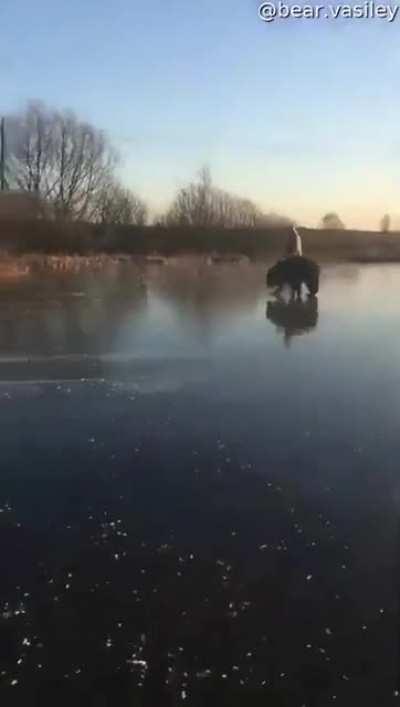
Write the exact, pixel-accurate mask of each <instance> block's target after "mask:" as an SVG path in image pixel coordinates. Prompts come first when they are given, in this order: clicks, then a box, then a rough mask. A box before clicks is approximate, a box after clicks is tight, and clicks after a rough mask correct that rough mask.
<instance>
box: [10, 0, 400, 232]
mask: <svg viewBox="0 0 400 707" xmlns="http://www.w3.org/2000/svg"><path fill="white" fill-rule="evenodd" d="M318 2H320V0H318ZM258 5H259V3H258V2H257V0H230V2H229V1H228V0H197V1H196V0H186V1H184V0H153V2H148V0H146V1H145V0H143V1H141V2H139V1H138V0H113V2H107V3H106V2H104V0H68V1H67V0H64V1H63V2H60V1H59V2H55V1H54V0H38V1H37V2H32V1H29V0H2V2H1V5H0V27H1V44H0V86H1V97H0V111H3V112H7V111H14V110H16V109H18V108H20V107H22V106H23V105H24V103H25V102H26V101H27V100H28V99H32V98H34V99H42V100H44V101H45V102H46V103H48V104H50V105H52V106H54V107H58V108H72V109H73V110H74V111H75V112H76V113H77V114H78V115H79V116H81V117H82V118H84V119H87V120H90V121H92V122H93V123H94V124H96V125H97V126H98V127H100V128H103V129H105V130H106V131H107V133H108V134H109V135H110V137H111V139H112V140H113V141H114V142H115V144H116V145H117V147H118V148H119V150H120V151H121V153H122V157H123V166H122V168H121V171H122V175H123V178H124V181H125V182H126V183H127V185H128V186H130V187H132V188H134V189H136V190H137V191H138V192H139V193H140V194H141V195H142V196H143V197H144V198H145V199H146V200H148V201H149V203H150V204H151V205H152V207H153V210H154V211H157V210H161V209H162V208H164V207H165V205H166V204H167V203H168V200H169V199H170V198H171V197H172V196H173V194H174V192H175V191H176V189H177V188H178V187H179V186H181V185H182V184H184V183H185V182H186V181H187V180H188V179H190V178H191V177H192V176H193V175H194V174H195V173H196V172H197V171H198V169H199V168H200V167H201V166H202V165H203V164H208V165H209V166H210V167H211V169H212V173H213V177H214V181H215V182H216V183H218V184H219V185H220V186H222V187H225V188H226V189H228V190H230V191H232V192H235V193H238V194H241V195H244V196H248V197H251V198H253V199H254V200H255V201H256V202H257V203H258V204H259V205H260V206H261V207H262V208H264V209H266V210H277V211H281V212H284V213H287V214H289V215H291V216H293V217H294V218H297V219H298V220H299V222H300V223H304V224H313V223H315V222H316V221H318V220H319V218H320V216H321V215H322V213H323V212H324V211H327V210H331V209H335V210H337V211H338V212H339V213H340V215H341V216H342V217H343V219H344V220H345V221H346V222H347V223H348V225H355V226H357V225H358V226H376V224H377V222H378V220H379V219H380V217H381V216H382V214H383V213H384V212H386V211H389V212H391V213H393V214H395V213H397V214H400V205H399V206H398V197H399V196H400V82H399V80H398V76H399V75H400V41H399V39H400V17H399V19H398V20H397V21H395V22H394V23H392V24H388V23H387V22H386V21H382V20H368V21H362V20H353V21H351V20H346V21H333V20H331V21H326V20H319V21H311V20H303V21H300V20H291V21H288V20H281V21H279V22H276V23H274V24H268V25H266V24H264V23H262V22H261V21H260V20H259V19H258V14H257V8H258Z"/></svg>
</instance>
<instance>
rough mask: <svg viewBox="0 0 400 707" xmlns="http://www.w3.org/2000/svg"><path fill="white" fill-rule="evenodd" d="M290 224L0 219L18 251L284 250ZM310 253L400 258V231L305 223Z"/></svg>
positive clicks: (8, 242)
mask: <svg viewBox="0 0 400 707" xmlns="http://www.w3.org/2000/svg"><path fill="white" fill-rule="evenodd" d="M288 232H289V231H288V229H287V228H271V229H265V230H226V229H220V230H215V229H210V230H207V229H203V230H201V229H196V228H193V229H187V228H182V229H178V228H162V227H156V226H149V227H133V226H96V225H94V224H87V223H70V224H65V223H62V224H59V223H56V222H46V221H32V222H26V221H21V222H15V221H13V222H7V221H2V222H0V249H1V250H3V251H7V252H10V253H14V254H24V253H48V254H80V255H87V254H92V253H110V254H113V253H126V254H132V255H149V254H154V253H158V254H160V255H164V256H168V255H173V254H179V253H199V254H200V253H203V254H204V253H215V254H221V255H226V254H233V253H234V254H243V255H247V256H249V257H251V258H252V257H266V258H275V257H279V256H280V255H282V254H283V252H284V250H285V246H286V242H287V237H288ZM300 232H301V235H302V238H303V248H304V253H305V254H306V255H308V256H310V257H315V258H317V259H321V260H345V261H353V262H354V261H357V262H379V261H381V262H392V261H400V233H390V234H382V233H379V232H376V231H349V230H346V231H328V230H317V229H300Z"/></svg>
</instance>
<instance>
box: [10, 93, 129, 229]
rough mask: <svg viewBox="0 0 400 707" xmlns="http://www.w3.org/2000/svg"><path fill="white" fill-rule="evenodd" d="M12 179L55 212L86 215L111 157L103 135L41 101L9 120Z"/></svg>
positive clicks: (75, 216) (67, 215)
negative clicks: (47, 202) (46, 203)
mask: <svg viewBox="0 0 400 707" xmlns="http://www.w3.org/2000/svg"><path fill="white" fill-rule="evenodd" d="M9 122H10V125H11V126H12V127H11V131H12V133H13V135H12V141H11V145H12V149H11V155H10V159H9V170H10V173H11V179H12V183H13V184H15V186H17V187H18V188H19V189H21V190H23V191H28V192H34V193H36V194H37V196H39V197H40V198H41V199H43V200H48V201H51V203H52V205H53V208H54V210H55V213H56V215H57V216H61V217H63V218H72V219H77V220H80V219H87V218H90V217H91V215H92V211H93V208H94V203H95V200H96V195H97V193H98V192H99V190H100V189H101V188H102V187H103V185H104V184H105V182H106V181H107V180H108V179H109V178H110V174H111V171H112V168H113V166H114V164H115V160H116V155H115V152H114V151H113V149H112V148H111V146H110V145H109V143H108V140H107V139H106V137H105V136H104V134H103V133H102V132H101V131H99V130H97V129H96V128H94V127H93V126H92V125H89V124H88V123H84V122H81V121H79V120H78V119H77V118H76V116H75V115H74V114H73V113H69V112H57V111H53V110H51V109H48V108H47V107H46V106H44V105H43V104H41V103H31V104H30V105H28V108H27V109H26V111H25V112H24V113H23V114H21V115H17V116H14V117H13V118H11V119H10V121H9Z"/></svg>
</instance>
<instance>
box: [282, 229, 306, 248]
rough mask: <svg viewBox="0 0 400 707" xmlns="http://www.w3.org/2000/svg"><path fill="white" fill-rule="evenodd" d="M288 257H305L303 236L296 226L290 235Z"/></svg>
mask: <svg viewBox="0 0 400 707" xmlns="http://www.w3.org/2000/svg"><path fill="white" fill-rule="evenodd" d="M286 255H303V244H302V242H301V236H300V234H299V232H298V230H297V228H296V227H295V226H292V229H291V231H290V233H289V240H288V244H287V249H286Z"/></svg>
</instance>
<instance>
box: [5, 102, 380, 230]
mask: <svg viewBox="0 0 400 707" xmlns="http://www.w3.org/2000/svg"><path fill="white" fill-rule="evenodd" d="M5 152H6V162H5V177H6V184H7V187H8V188H9V189H17V190H21V191H23V192H28V193H31V194H34V195H35V196H37V197H38V199H39V200H40V203H41V204H43V207H44V215H45V216H46V217H50V218H54V219H63V220H68V221H87V222H92V223H98V224H103V225H108V224H110V225H111V224H113V225H136V226H143V225H145V224H146V223H147V222H148V220H149V209H148V207H147V205H146V203H145V202H144V201H143V199H141V198H140V197H139V196H138V195H137V194H136V193H135V192H133V191H132V190H130V189H127V188H126V187H125V186H124V185H123V184H122V183H121V182H120V180H119V179H118V177H117V166H118V161H119V160H118V154H117V152H116V150H115V149H114V147H113V146H112V144H111V143H110V141H109V139H108V138H107V136H106V135H105V134H104V133H103V132H102V131H101V130H98V129H97V128H95V127H94V126H93V125H90V124H89V123H86V122H84V121H81V120H79V119H78V118H77V117H76V116H75V114H74V113H72V112H70V111H58V110H54V109H51V108H48V107H47V106H45V105H44V104H42V103H37V102H36V103H30V104H29V105H28V106H27V108H26V109H25V110H24V111H22V112H20V113H18V114H14V115H10V116H8V117H7V118H6V151H5ZM157 224H158V225H160V226H164V227H174V228H176V227H185V228H187V227H198V228H202V229H207V228H230V229H235V228H238V229H259V228H267V227H271V226H275V227H276V226H290V225H293V224H294V221H293V220H292V219H290V218H287V217H285V216H281V215H278V214H275V213H264V212H263V211H262V210H261V209H259V208H258V207H257V206H256V205H255V204H254V203H253V202H252V201H251V200H250V199H245V198H241V197H238V196H235V195H232V194H230V193H228V192H226V191H224V190H222V189H220V188H218V187H216V186H215V185H214V184H213V182H212V179H211V174H210V170H209V169H207V168H205V167H204V168H203V169H202V170H201V171H200V173H199V175H198V177H197V178H196V179H195V180H193V181H192V182H191V183H190V184H188V185H187V186H185V187H183V188H181V189H179V191H178V193H177V194H176V196H175V198H174V200H173V202H172V204H171V205H170V207H169V208H168V210H167V212H166V213H165V214H163V215H162V216H161V217H160V218H159V219H157ZM320 227H321V228H324V229H330V230H341V229H344V228H345V225H344V223H343V221H342V220H341V219H340V217H339V216H338V215H337V214H336V213H335V212H329V213H327V214H326V215H325V216H324V217H323V219H322V221H321V224H320ZM380 230H382V231H383V232H388V231H389V230H390V216H389V215H387V214H386V215H385V216H384V217H383V219H382V221H381V224H380Z"/></svg>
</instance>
